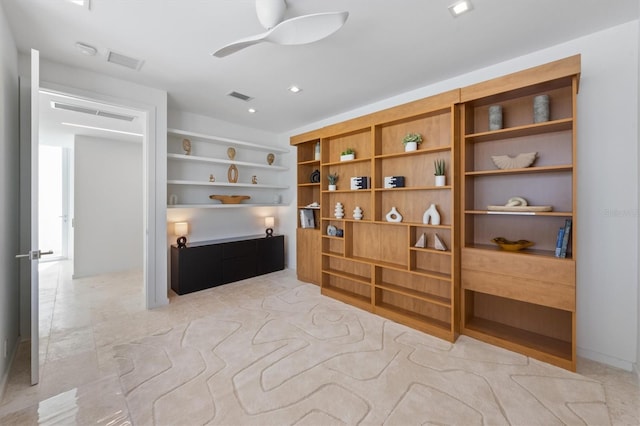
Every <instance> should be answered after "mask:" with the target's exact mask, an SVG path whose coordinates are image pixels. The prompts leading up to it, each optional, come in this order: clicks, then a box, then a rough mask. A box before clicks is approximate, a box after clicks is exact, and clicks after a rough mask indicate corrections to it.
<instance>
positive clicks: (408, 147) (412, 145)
mask: <svg viewBox="0 0 640 426" xmlns="http://www.w3.org/2000/svg"><path fill="white" fill-rule="evenodd" d="M417 149H418V142H406V143H405V144H404V150H405V151H406V152H409V151H416V150H417Z"/></svg>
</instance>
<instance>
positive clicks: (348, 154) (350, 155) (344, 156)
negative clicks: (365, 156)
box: [340, 148, 356, 161]
mask: <svg viewBox="0 0 640 426" xmlns="http://www.w3.org/2000/svg"><path fill="white" fill-rule="evenodd" d="M354 158H356V152H355V151H354V150H353V148H347V149H345V150H344V151H342V153H341V154H340V161H349V160H353V159H354Z"/></svg>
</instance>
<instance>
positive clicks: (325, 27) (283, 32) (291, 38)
mask: <svg viewBox="0 0 640 426" xmlns="http://www.w3.org/2000/svg"><path fill="white" fill-rule="evenodd" d="M286 10H287V4H286V2H285V0H256V13H257V15H258V20H259V21H260V23H261V24H262V26H263V27H265V28H266V29H267V31H266V32H264V33H261V34H257V35H254V36H250V37H245V38H241V39H240V40H237V41H235V42H233V43H231V44H228V45H226V46H224V47H222V48H220V49H218V50H217V51H215V52H214V53H212V55H213V56H215V57H217V58H223V57H225V56H227V55H231V54H232V53H235V52H237V51H239V50H242V49H244V48H245V47H249V46H253V45H254V44H258V43H262V42H271V43H276V44H282V45H291V44H307V43H313V42H315V41H318V40H322V39H323V38H325V37H328V36H330V35H331V34H333V33H334V32H336V31H338V30H339V29H340V28H342V26H343V25H344V23H345V22H346V21H347V18H348V17H349V12H325V13H312V14H310V15H302V16H296V17H294V18H290V19H286V20H284V21H283V18H284V13H285V11H286Z"/></svg>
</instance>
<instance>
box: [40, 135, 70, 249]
mask: <svg viewBox="0 0 640 426" xmlns="http://www.w3.org/2000/svg"><path fill="white" fill-rule="evenodd" d="M69 154H70V149H69V148H66V147H62V146H55V145H44V144H41V145H40V149H39V156H38V158H39V173H38V177H39V180H38V182H39V183H38V187H39V189H40V191H39V192H38V200H39V202H38V205H39V215H38V216H39V220H38V223H39V225H38V229H39V232H40V234H39V238H40V246H41V247H47V248H46V249H45V250H47V251H49V250H50V251H52V252H53V254H52V255H49V256H45V257H43V258H42V259H41V260H40V261H41V262H52V261H58V260H65V259H68V258H69V254H70V250H69V242H70V241H69V240H70V239H69V231H70V219H71V218H70V215H69V208H70V204H69V201H70V197H69V193H70V192H71V186H70V185H71V182H70V179H69V176H70V163H69Z"/></svg>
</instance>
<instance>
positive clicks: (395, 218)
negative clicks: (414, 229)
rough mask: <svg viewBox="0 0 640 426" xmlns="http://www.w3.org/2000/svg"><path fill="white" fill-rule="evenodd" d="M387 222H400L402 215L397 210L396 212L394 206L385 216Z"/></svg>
mask: <svg viewBox="0 0 640 426" xmlns="http://www.w3.org/2000/svg"><path fill="white" fill-rule="evenodd" d="M385 218H386V219H387V222H402V215H401V214H400V212H399V211H398V210H396V208H395V206H394V207H391V210H389V213H387V215H386V216H385Z"/></svg>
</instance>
